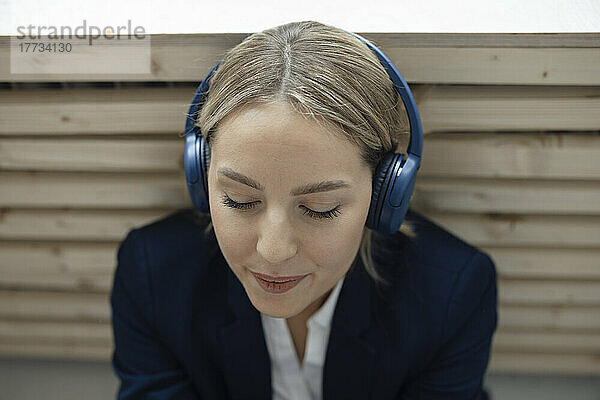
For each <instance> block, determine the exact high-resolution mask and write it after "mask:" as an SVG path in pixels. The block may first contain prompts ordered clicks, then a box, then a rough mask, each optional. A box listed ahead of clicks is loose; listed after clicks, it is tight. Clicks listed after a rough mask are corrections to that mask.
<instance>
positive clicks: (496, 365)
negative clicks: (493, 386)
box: [488, 352, 600, 375]
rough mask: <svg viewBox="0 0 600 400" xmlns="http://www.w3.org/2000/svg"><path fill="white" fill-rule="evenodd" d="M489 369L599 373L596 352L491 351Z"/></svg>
mask: <svg viewBox="0 0 600 400" xmlns="http://www.w3.org/2000/svg"><path fill="white" fill-rule="evenodd" d="M488 370H489V371H491V372H496V373H502V372H509V373H535V374H585V375H600V360H598V356H597V355H596V354H537V353H534V354H528V353H521V352H519V353H498V352H495V353H492V355H491V359H490V362H489V369H488Z"/></svg>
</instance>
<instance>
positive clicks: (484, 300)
mask: <svg viewBox="0 0 600 400" xmlns="http://www.w3.org/2000/svg"><path fill="white" fill-rule="evenodd" d="M407 220H410V221H412V223H413V224H414V225H415V231H416V233H417V237H416V238H415V239H409V238H407V237H406V236H405V235H403V234H402V233H395V234H393V235H378V236H377V237H376V238H375V239H376V241H375V245H376V246H378V247H379V248H380V253H379V255H378V256H377V257H376V258H375V261H376V262H377V265H378V266H379V271H381V274H382V275H383V276H384V277H385V278H386V279H387V280H388V281H390V282H392V283H393V284H392V285H390V286H387V287H380V286H378V285H375V284H374V281H373V280H372V279H371V278H370V277H369V275H368V274H367V273H366V271H365V270H364V267H363V264H362V262H361V260H360V257H359V256H358V255H357V257H356V260H355V263H354V264H353V265H352V267H351V268H350V270H349V271H348V273H347V275H346V279H345V280H344V283H343V286H342V289H341V292H340V295H339V298H338V303H337V305H336V308H335V311H334V315H333V319H332V325H331V332H330V337H329V342H328V346H327V352H326V358H325V365H324V367H323V399H324V400H331V399H361V400H364V399H376V400H385V399H403V400H407V399H423V400H433V399H460V400H469V399H479V398H480V397H481V395H482V379H483V376H484V373H485V370H486V367H487V364H488V358H489V353H490V346H491V340H492V336H493V334H494V331H495V329H496V325H497V310H496V300H497V294H496V271H495V267H494V264H493V262H492V260H491V259H490V258H489V256H488V255H487V254H485V253H484V252H482V251H479V250H478V249H476V248H475V247H473V246H470V245H469V244H467V243H465V242H463V241H462V240H460V239H458V238H457V237H455V236H454V235H452V234H450V233H449V232H447V231H445V230H444V229H442V228H441V227H439V226H437V225H436V224H434V223H433V222H431V221H430V220H428V219H426V218H424V217H423V216H422V215H420V214H418V213H416V212H413V211H409V213H408V215H407ZM207 222H208V219H207V218H201V217H198V216H196V215H195V213H193V212H192V211H191V210H182V211H178V212H175V213H173V214H171V215H169V216H167V217H166V218H163V219H161V220H160V221H157V222H154V223H152V224H149V225H146V226H144V227H142V228H138V229H134V230H132V231H131V232H130V233H129V234H128V235H127V237H126V238H125V240H124V241H123V242H122V244H121V246H120V247H119V251H118V265H117V268H116V271H115V275H114V281H113V288H112V293H111V297H110V301H111V306H112V322H113V334H114V344H115V348H114V352H113V358H112V366H113V368H114V371H115V373H116V374H117V376H118V377H119V378H120V381H121V382H120V387H119V390H118V398H119V399H129V400H133V399H161V400H166V399H271V369H270V359H269V354H268V350H267V347H266V342H265V339H264V336H263V330H262V325H261V319H260V314H259V312H258V310H256V309H255V308H254V306H253V305H252V303H251V302H250V300H249V298H248V296H247V294H246V292H245V290H244V288H243V286H242V284H241V283H240V282H239V280H238V279H237V277H236V276H235V275H234V274H233V272H232V271H231V269H230V268H229V266H228V265H227V262H226V261H225V259H224V258H223V255H222V253H221V251H220V249H219V247H218V244H217V242H216V239H215V237H214V231H210V232H211V233H210V235H208V236H207V237H205V236H204V234H203V231H204V227H205V226H206V223H207Z"/></svg>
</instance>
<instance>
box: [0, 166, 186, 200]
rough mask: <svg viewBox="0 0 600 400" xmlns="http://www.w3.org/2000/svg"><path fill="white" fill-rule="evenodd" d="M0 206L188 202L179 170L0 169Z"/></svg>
mask: <svg viewBox="0 0 600 400" xmlns="http://www.w3.org/2000/svg"><path fill="white" fill-rule="evenodd" d="M0 187H2V188H3V190H2V191H0V207H42V208H112V209H114V208H150V207H153V208H163V209H165V208H166V209H170V208H177V207H187V206H191V200H189V194H188V193H187V185H186V182H185V177H184V176H183V173H181V174H177V175H176V174H109V173H94V174H88V173H45V172H43V173H42V172H40V173H37V172H36V173H25V172H23V173H21V172H0Z"/></svg>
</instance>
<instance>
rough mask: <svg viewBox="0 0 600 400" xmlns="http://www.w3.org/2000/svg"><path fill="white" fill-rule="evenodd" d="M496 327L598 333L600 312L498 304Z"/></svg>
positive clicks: (596, 308) (591, 308) (590, 308)
mask: <svg viewBox="0 0 600 400" xmlns="http://www.w3.org/2000/svg"><path fill="white" fill-rule="evenodd" d="M498 325H499V326H500V327H503V328H509V329H546V330H569V329H571V330H578V331H586V332H595V333H598V332H600V312H599V311H598V307H581V306H579V307H578V306H573V307H571V306H566V305H543V306H531V305H504V304H500V306H499V307H498Z"/></svg>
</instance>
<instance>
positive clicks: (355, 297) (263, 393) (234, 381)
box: [220, 254, 375, 400]
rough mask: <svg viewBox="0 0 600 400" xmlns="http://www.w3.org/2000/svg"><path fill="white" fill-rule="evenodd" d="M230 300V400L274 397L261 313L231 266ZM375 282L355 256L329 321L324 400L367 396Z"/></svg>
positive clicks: (225, 341) (226, 330) (225, 336)
mask: <svg viewBox="0 0 600 400" xmlns="http://www.w3.org/2000/svg"><path fill="white" fill-rule="evenodd" d="M223 263H224V266H225V268H226V270H227V275H228V277H227V291H228V293H227V298H228V304H229V308H230V310H231V311H232V313H233V314H234V319H233V321H231V322H230V323H227V324H226V325H224V326H222V327H221V330H220V337H221V347H222V349H221V350H222V354H223V357H224V366H225V376H226V381H227V385H228V389H229V393H230V397H231V398H232V399H249V398H252V399H270V398H272V393H271V360H270V358H269V353H268V350H267V346H266V341H265V338H264V333H263V329H262V322H261V319H260V313H259V312H258V310H257V309H256V308H254V306H253V305H252V303H251V302H250V299H249V298H248V295H247V294H246V291H245V289H244V287H243V286H242V284H241V283H240V281H239V280H238V278H237V277H236V276H235V274H234V273H233V272H232V271H231V268H229V266H228V265H227V263H226V262H225V261H224V260H223ZM371 294H372V282H371V278H370V277H369V276H368V274H367V273H366V272H365V270H364V267H363V264H362V262H361V260H360V257H359V255H358V254H357V256H356V258H355V260H354V263H353V265H352V267H351V268H350V270H349V271H348V272H347V274H346V278H345V279H344V282H343V285H342V289H341V292H340V295H339V298H338V302H337V304H336V308H335V311H334V313H333V318H332V321H331V332H330V335H329V342H328V345H327V352H326V356H325V365H324V367H323V399H324V400H327V399H339V398H368V397H369V392H370V384H371V381H372V375H371V374H372V371H373V370H374V364H373V363H374V360H375V348H374V346H373V345H372V344H370V343H369V342H368V341H367V340H365V339H364V338H363V337H365V333H366V332H365V331H366V330H367V329H368V328H369V327H370V325H371Z"/></svg>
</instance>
